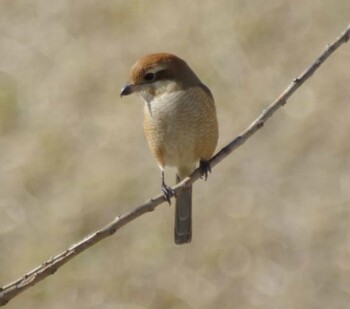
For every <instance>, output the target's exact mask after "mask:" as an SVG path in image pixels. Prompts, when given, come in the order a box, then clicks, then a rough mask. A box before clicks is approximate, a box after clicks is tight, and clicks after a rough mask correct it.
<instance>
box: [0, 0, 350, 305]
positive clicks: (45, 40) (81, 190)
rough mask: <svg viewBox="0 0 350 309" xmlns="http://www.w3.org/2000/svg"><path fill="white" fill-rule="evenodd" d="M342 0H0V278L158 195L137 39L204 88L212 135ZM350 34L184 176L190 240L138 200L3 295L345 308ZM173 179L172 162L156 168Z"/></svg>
mask: <svg viewBox="0 0 350 309" xmlns="http://www.w3.org/2000/svg"><path fill="white" fill-rule="evenodd" d="M349 12H350V2H349V1H348V0H338V1H336V2H335V1H302V0H296V1H292V2H291V1H282V0H267V1H244V0H234V1H229V0H227V1H224V0H219V1H199V0H194V1H160V0H158V1H136V0H130V1H120V0H119V1H118V0H110V1H96V0H85V1H82V0H81V1H68V0H66V1H64V0H60V1H53V0H51V1H47V0H46V1H44V0H41V1H19V0H2V1H1V2H0V282H1V284H5V283H8V282H9V281H11V280H13V279H15V278H17V277H18V276H20V275H21V274H23V273H24V272H26V271H28V270H29V269H31V268H33V267H34V266H36V265H37V264H40V263H41V262H43V261H44V260H45V259H47V258H48V257H50V256H52V255H54V254H56V253H58V252H60V251H62V250H63V249H65V248H66V247H68V246H69V245H70V244H72V243H73V242H75V241H78V240H79V239H81V238H82V237H83V236H85V235H87V234H88V233H90V232H92V231H93V230H95V229H97V228H98V227H100V226H101V225H103V224H105V223H106V222H108V221H110V220H111V219H112V218H114V216H116V215H117V214H121V213H123V212H125V211H127V210H129V209H131V208H133V207H134V206H136V205H137V204H139V203H141V202H143V201H145V200H146V199H148V198H149V197H150V196H152V195H155V194H157V193H159V171H158V167H157V166H156V164H155V163H154V161H153V159H152V158H151V155H150V154H149V152H148V149H147V145H146V142H145V141H144V137H143V132H142V108H141V103H140V101H139V99H138V98H137V97H136V96H135V97H127V98H125V99H123V101H121V99H120V98H119V90H120V88H121V87H122V86H123V84H124V82H125V81H126V79H127V74H128V70H129V68H130V66H131V65H132V64H133V62H134V61H135V60H136V59H137V58H138V57H140V56H142V55H144V54H147V53H149V52H156V51H169V52H173V53H175V54H178V55H179V56H181V57H183V58H184V59H186V60H187V62H188V63H189V64H190V65H191V66H192V67H193V69H194V70H195V71H196V72H197V73H198V75H199V76H200V77H201V79H202V80H203V82H204V83H206V84H207V85H208V86H209V87H210V88H211V90H212V92H213V93H214V96H215V98H216V102H217V111H218V118H219V122H220V140H219V147H221V146H223V145H225V143H227V142H228V141H229V140H230V139H232V138H233V137H235V136H236V135H237V134H238V133H239V132H240V131H241V130H243V129H244V128H245V127H246V126H247V125H248V124H249V123H250V122H251V121H252V120H253V119H254V118H255V117H256V116H257V115H258V113H260V112H261V110H262V109H263V108H264V107H265V106H266V105H267V104H268V103H269V102H271V101H272V99H274V98H275V97H276V95H278V94H279V93H280V92H281V91H282V90H283V89H284V88H285V87H286V86H287V84H288V83H289V82H290V81H291V80H292V79H293V78H294V77H296V75H297V74H298V73H300V72H301V71H302V70H303V69H304V68H305V67H306V66H307V65H308V64H309V63H311V61H312V60H313V59H314V58H315V57H316V56H317V55H318V54H319V52H320V51H321V50H322V49H323V48H324V46H325V45H326V43H328V42H329V41H331V40H333V39H334V38H335V37H336V36H337V35H338V34H339V33H340V32H341V31H342V30H343V29H344V28H345V27H346V25H347V24H348V22H349ZM349 63H350V47H349V46H344V47H343V48H341V49H340V51H338V52H337V53H336V54H335V55H334V56H332V58H331V59H330V60H329V61H328V62H327V63H326V64H325V65H324V66H323V67H322V68H321V69H320V70H319V71H318V72H317V74H316V75H315V76H314V77H313V78H312V79H311V80H310V81H308V82H307V83H306V84H305V85H304V86H303V87H302V88H301V89H300V90H299V91H298V93H297V94H296V95H295V96H293V97H292V99H291V100H290V101H289V103H288V104H287V106H286V107H285V108H283V109H282V110H281V111H280V112H278V113H277V114H276V115H275V116H274V117H273V118H272V119H271V120H270V121H269V122H268V123H267V125H266V127H265V128H264V129H263V130H262V131H260V132H259V133H258V134H257V135H256V136H254V137H253V138H252V139H250V140H249V142H248V143H247V144H245V145H244V146H243V147H242V148H240V149H239V150H238V151H237V152H235V153H234V155H232V156H231V157H229V158H228V159H227V160H225V161H224V162H222V164H220V165H219V166H218V167H217V168H215V170H214V171H213V173H212V175H211V176H210V178H209V179H208V182H207V183H203V182H199V183H198V182H197V183H196V185H195V190H194V207H195V208H194V239H193V242H192V243H191V245H188V246H182V247H178V246H175V245H174V244H173V209H172V208H169V207H167V206H166V205H164V206H162V207H159V208H158V209H157V210H156V211H155V212H154V213H151V214H147V215H145V216H143V217H141V218H140V219H138V220H137V221H135V222H133V223H132V224H130V225H128V226H127V227H125V228H123V229H122V230H121V231H120V232H119V233H118V234H117V235H116V236H115V237H111V238H109V239H108V240H106V241H103V242H102V243H100V244H98V245H97V246H95V247H94V248H92V249H90V250H88V251H87V252H85V253H84V254H82V255H81V256H79V257H78V258H76V259H74V260H73V261H71V262H70V263H69V264H68V265H66V266H65V267H63V268H62V269H60V271H59V272H57V273H56V274H55V275H54V276H53V277H50V278H48V279H46V280H45V281H43V282H41V283H40V284H38V285H37V286H35V287H34V288H31V289H30V290H28V291H27V292H25V293H24V294H22V295H20V296H19V297H17V298H16V299H14V300H13V301H11V302H10V303H9V304H8V305H7V308H67V309H68V308H122V309H141V308H243V309H244V308H259V309H260V308H269V309H270V308H349V303H350V210H349V206H350V205H349V202H350V155H349V150H350V146H349V145H350V143H349V140H350V105H349V100H350V99H349V98H350V86H349V85H350V83H349V80H350V65H349ZM168 175H170V176H169V177H168V181H170V180H171V181H172V180H173V179H172V178H173V176H174V175H173V174H171V173H168Z"/></svg>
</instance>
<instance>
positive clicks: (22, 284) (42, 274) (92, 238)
mask: <svg viewBox="0 0 350 309" xmlns="http://www.w3.org/2000/svg"><path fill="white" fill-rule="evenodd" d="M349 38H350V25H349V26H348V27H347V28H346V30H345V31H344V32H343V33H342V34H341V35H340V36H339V37H338V38H337V39H336V40H335V41H334V42H333V43H331V44H329V45H327V47H326V49H325V50H324V51H323V52H322V53H321V55H320V56H319V57H318V58H317V59H316V60H315V61H314V62H313V63H312V64H311V65H310V66H309V67H308V68H307V69H306V70H305V71H304V72H303V73H302V74H301V75H300V76H298V77H297V78H295V79H294V80H293V82H292V83H291V84H290V85H289V86H288V87H287V88H286V89H285V90H284V91H283V92H282V94H281V95H280V96H279V97H278V98H277V99H276V100H275V101H274V102H272V103H271V104H270V106H268V107H267V108H266V109H265V110H264V111H263V112H262V113H261V114H260V116H259V117H258V118H257V119H256V120H254V121H253V122H252V123H251V125H250V126H249V127H248V128H247V129H246V130H245V131H244V132H242V134H240V135H239V136H238V137H236V138H235V139H234V140H233V141H232V142H230V143H229V144H228V145H227V146H225V147H224V148H222V149H221V150H220V151H219V152H218V153H217V154H216V155H215V156H214V157H213V158H212V159H211V160H210V162H209V163H210V165H211V167H214V166H215V165H217V164H218V163H219V162H220V161H222V160H223V159H224V158H226V157H227V156H228V155H229V154H231V153H232V152H233V151H234V150H235V149H236V148H238V147H239V146H241V145H242V144H243V143H245V141H246V140H247V139H248V138H249V137H251V136H252V135H253V134H254V133H255V132H256V131H258V130H259V129H260V128H262V127H263V125H264V124H265V122H266V121H267V120H268V119H269V118H270V117H271V116H272V115H273V114H274V113H275V112H276V111H277V110H278V109H279V108H280V107H281V106H283V105H284V104H286V102H287V100H288V98H289V97H290V96H291V95H292V94H293V93H294V92H295V91H296V90H297V89H298V88H299V87H300V86H301V85H302V84H303V83H304V82H305V81H306V80H307V79H309V78H310V77H311V76H312V75H313V73H314V72H315V71H316V70H317V69H318V68H319V67H320V65H321V64H322V63H323V62H324V61H325V60H326V59H327V58H328V57H329V56H330V55H331V54H332V53H333V52H334V51H335V50H336V49H337V48H338V47H339V46H340V45H342V44H343V43H346V42H347V41H348V40H349ZM200 177H201V171H200V170H199V169H196V170H195V171H194V172H193V174H192V175H191V176H190V177H188V178H186V179H184V180H183V181H182V182H181V183H179V184H178V185H176V186H175V187H174V188H173V189H174V191H175V193H177V192H179V191H180V190H181V189H182V188H183V187H185V186H188V185H190V184H192V183H194V182H195V181H197V180H198V179H199V178H200ZM164 201H165V199H164V196H163V195H158V196H156V197H154V198H152V199H151V200H149V201H148V202H147V203H145V204H143V205H140V206H138V207H136V208H135V209H133V210H131V211H130V212H128V213H125V214H123V215H121V216H119V217H117V218H115V219H114V220H113V221H112V222H111V223H109V224H107V225H106V226H105V227H103V228H101V229H100V230H98V231H96V232H94V233H92V234H91V235H89V236H88V237H86V238H85V239H83V240H81V241H80V242H78V243H76V244H74V245H72V246H71V247H70V248H68V249H67V250H65V251H64V252H62V253H60V254H58V255H56V256H55V257H52V258H50V259H49V260H47V261H45V262H44V263H43V264H41V265H40V266H38V267H36V268H35V269H33V270H31V271H29V272H28V273H26V274H25V275H23V276H22V277H20V278H19V279H17V280H16V281H14V282H12V283H10V284H7V285H5V286H3V287H0V305H5V304H6V303H8V302H9V301H10V300H11V299H12V298H14V297H15V296H17V295H18V294H20V293H21V292H23V291H24V290H26V289H27V288H29V287H30V286H33V285H35V284H37V283H38V282H39V281H41V280H43V279H45V278H46V277H48V276H49V275H52V274H53V273H54V272H55V271H56V270H57V269H58V268H60V267H61V266H62V265H64V264H65V263H67V262H68V261H69V260H70V259H72V258H73V257H75V256H77V255H78V254H79V253H81V252H83V251H84V250H86V249H88V248H90V247H91V246H93V245H94V244H96V243H97V242H99V241H101V240H102V239H104V238H106V237H108V236H110V235H112V234H114V233H115V232H116V231H117V230H118V229H120V228H121V227H123V226H124V225H126V224H128V223H129V222H131V221H133V220H135V219H136V218H138V217H140V216H141V215H143V214H145V213H147V212H150V211H153V210H154V209H155V208H156V207H157V206H158V205H160V204H162V203H163V202H164Z"/></svg>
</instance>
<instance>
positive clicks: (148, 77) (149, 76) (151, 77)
mask: <svg viewBox="0 0 350 309" xmlns="http://www.w3.org/2000/svg"><path fill="white" fill-rule="evenodd" d="M155 78H156V74H155V73H147V74H146V75H145V76H144V77H143V79H144V80H146V81H148V82H151V81H153V80H154V79H155Z"/></svg>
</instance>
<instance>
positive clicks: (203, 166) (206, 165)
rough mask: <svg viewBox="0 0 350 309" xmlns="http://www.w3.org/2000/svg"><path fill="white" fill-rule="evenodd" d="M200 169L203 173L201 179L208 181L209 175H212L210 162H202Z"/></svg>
mask: <svg viewBox="0 0 350 309" xmlns="http://www.w3.org/2000/svg"><path fill="white" fill-rule="evenodd" d="M199 168H200V169H201V172H202V176H201V178H204V180H205V181H207V179H208V174H209V173H211V167H210V164H209V161H205V160H200V161H199Z"/></svg>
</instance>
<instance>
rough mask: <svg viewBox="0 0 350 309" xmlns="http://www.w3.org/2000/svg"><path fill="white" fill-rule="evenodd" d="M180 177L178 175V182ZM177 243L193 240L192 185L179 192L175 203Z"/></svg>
mask: <svg viewBox="0 0 350 309" xmlns="http://www.w3.org/2000/svg"><path fill="white" fill-rule="evenodd" d="M179 182H180V177H179V176H178V175H176V183H179ZM174 232H175V233H174V236H175V243H176V244H178V245H181V244H185V243H189V242H191V239H192V186H190V187H187V188H184V189H183V190H182V191H181V192H180V193H178V194H177V197H176V204H175V229H174Z"/></svg>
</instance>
